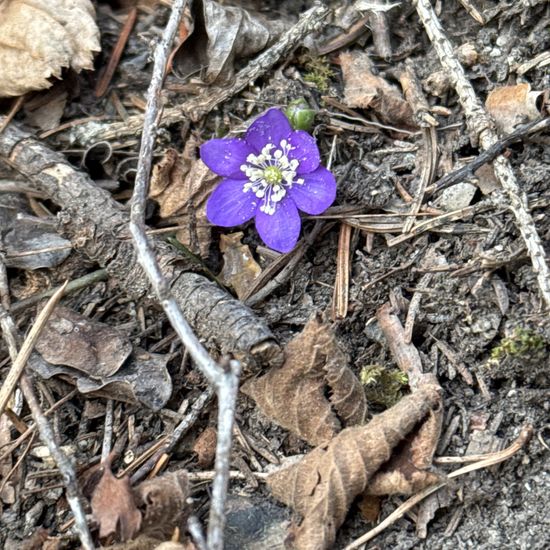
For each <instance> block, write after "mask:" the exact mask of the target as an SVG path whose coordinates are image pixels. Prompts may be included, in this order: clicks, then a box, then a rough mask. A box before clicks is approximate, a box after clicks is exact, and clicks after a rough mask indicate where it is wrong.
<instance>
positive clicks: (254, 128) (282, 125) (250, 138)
mask: <svg viewBox="0 0 550 550" xmlns="http://www.w3.org/2000/svg"><path fill="white" fill-rule="evenodd" d="M291 132H292V128H291V126H290V122H289V121H288V118H286V116H285V115H284V114H283V112H282V111H280V110H279V109H269V111H267V112H266V113H265V114H263V115H262V116H261V117H259V118H257V119H256V120H255V121H254V122H253V123H252V124H251V125H250V128H248V130H247V132H246V135H245V139H246V141H247V142H248V143H249V144H250V145H251V146H252V147H253V148H254V149H255V150H256V152H258V153H259V152H260V151H261V150H262V149H263V148H264V147H265V146H266V145H267V144H268V143H272V144H273V145H276V146H278V145H279V143H281V140H282V139H288V136H289V135H290V133H291Z"/></svg>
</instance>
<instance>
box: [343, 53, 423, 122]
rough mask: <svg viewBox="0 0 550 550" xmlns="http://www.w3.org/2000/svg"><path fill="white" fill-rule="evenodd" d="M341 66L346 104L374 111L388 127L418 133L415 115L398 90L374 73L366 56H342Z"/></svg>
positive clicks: (363, 54)
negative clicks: (390, 125)
mask: <svg viewBox="0 0 550 550" xmlns="http://www.w3.org/2000/svg"><path fill="white" fill-rule="evenodd" d="M340 64H341V67H342V75H343V78H344V103H345V104H346V105H348V106H349V107H352V108H356V107H359V108H361V109H372V110H373V111H374V112H375V113H376V114H377V115H379V116H380V118H381V119H382V120H383V121H384V122H386V123H387V124H393V125H395V126H401V127H404V128H406V129H416V127H417V125H416V123H415V122H414V116H413V111H412V109H411V107H410V105H409V104H408V103H407V101H405V99H403V95H402V94H401V92H400V91H399V89H398V88H397V87H395V86H393V85H392V84H390V83H389V82H387V81H386V80H384V79H383V78H382V77H381V76H378V75H375V74H374V73H373V67H374V65H373V63H372V61H371V60H370V58H369V55H368V54H367V53H366V52H360V51H357V52H343V53H341V54H340Z"/></svg>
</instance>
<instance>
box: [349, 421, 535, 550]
mask: <svg viewBox="0 0 550 550" xmlns="http://www.w3.org/2000/svg"><path fill="white" fill-rule="evenodd" d="M532 433H533V427H532V426H530V425H526V426H524V427H523V429H522V430H521V432H520V434H519V436H518V438H517V439H516V440H515V441H514V442H513V443H512V445H510V446H509V447H508V448H507V449H504V450H502V451H500V452H499V453H493V454H492V456H490V457H489V458H486V459H484V460H480V461H479V462H476V463H474V464H471V465H469V466H464V467H463V468H459V469H458V470H455V471H454V472H452V473H450V474H449V475H448V476H447V479H452V478H455V477H458V476H461V475H464V474H467V473H469V472H473V471H475V470H480V469H481V468H488V467H489V466H493V465H494V464H498V463H499V462H503V461H505V460H508V459H509V458H510V457H512V456H514V455H515V454H516V453H517V452H518V451H519V450H520V449H521V448H522V447H523V446H524V445H525V443H527V441H529V439H530V438H531V435H532ZM445 485H447V482H446V481H443V482H441V483H438V484H436V485H433V486H432V487H428V488H427V489H424V490H423V491H421V492H420V493H417V494H416V495H414V496H412V497H411V498H409V499H408V500H406V501H405V502H404V503H403V504H402V505H401V506H399V508H397V509H396V510H394V511H393V512H392V513H391V514H390V515H389V516H388V517H387V518H386V519H385V520H384V521H382V522H380V523H379V524H378V525H377V526H376V527H375V528H374V529H371V530H370V531H368V532H367V533H365V534H364V535H363V536H361V537H359V538H358V539H356V540H354V541H353V542H352V543H351V544H349V545H348V546H346V547H345V548H344V550H353V549H354V548H359V547H360V546H361V545H362V544H365V543H367V542H368V541H369V540H372V539H373V538H374V537H376V536H377V535H379V534H380V533H381V532H382V531H383V530H384V529H386V528H387V527H389V526H390V525H392V524H393V523H395V522H396V521H398V520H399V519H401V518H402V517H403V516H404V515H405V514H406V513H407V512H408V511H409V510H410V509H411V508H413V507H414V506H415V505H416V504H418V503H419V502H420V501H422V500H424V499H425V498H426V497H427V496H428V495H431V494H432V493H435V492H436V491H438V490H439V489H441V488H442V487H444V486H445Z"/></svg>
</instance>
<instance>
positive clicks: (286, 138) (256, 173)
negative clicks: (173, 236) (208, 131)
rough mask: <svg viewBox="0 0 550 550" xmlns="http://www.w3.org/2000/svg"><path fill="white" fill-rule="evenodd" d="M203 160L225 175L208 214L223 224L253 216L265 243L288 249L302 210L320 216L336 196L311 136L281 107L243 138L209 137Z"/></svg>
mask: <svg viewBox="0 0 550 550" xmlns="http://www.w3.org/2000/svg"><path fill="white" fill-rule="evenodd" d="M200 153H201V159H202V160H203V162H204V163H205V164H206V166H208V168H210V170H212V171H213V172H215V173H216V174H218V175H220V176H223V177H224V179H223V180H222V181H221V182H220V183H219V185H218V186H217V187H216V189H215V190H214V192H213V193H212V195H210V197H209V199H208V202H207V204H206V215H207V217H208V219H209V220H210V222H211V223H213V224H215V225H220V226H222V227H231V226H234V225H240V224H242V223H245V222H247V221H249V220H251V219H252V218H255V223H256V229H257V231H258V233H259V234H260V237H261V238H262V239H263V241H264V242H265V243H266V244H267V245H268V246H269V247H271V248H273V249H274V250H278V251H279V252H289V251H290V250H292V248H294V245H295V244H296V242H297V241H298V237H299V235H300V225H301V221H300V214H299V212H298V210H301V211H302V212H305V213H306V214H313V215H315V214H321V213H322V212H324V211H325V210H326V209H327V208H328V207H329V206H330V205H331V204H332V203H333V202H334V198H335V197H336V180H335V179H334V176H333V175H332V174H331V173H330V172H329V171H328V170H327V169H326V168H324V167H323V166H320V161H321V159H320V157H319V149H318V148H317V145H316V143H315V140H314V139H313V137H312V136H311V135H309V134H308V133H307V132H304V131H302V130H297V131H294V130H293V129H292V127H291V126H290V122H289V121H288V119H287V117H286V116H285V115H284V114H283V113H282V112H281V111H280V110H279V109H269V111H267V112H266V113H265V114H263V115H262V116H260V117H259V118H257V119H256V120H255V121H254V122H253V123H252V125H251V126H250V128H249V129H248V131H247V132H246V134H245V135H244V138H231V139H212V140H210V141H208V142H206V143H205V144H204V145H202V147H201V150H200Z"/></svg>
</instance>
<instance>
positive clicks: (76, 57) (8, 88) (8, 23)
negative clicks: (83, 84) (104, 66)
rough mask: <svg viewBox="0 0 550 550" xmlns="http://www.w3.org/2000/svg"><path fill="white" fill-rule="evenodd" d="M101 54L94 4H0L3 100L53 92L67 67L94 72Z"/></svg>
mask: <svg viewBox="0 0 550 550" xmlns="http://www.w3.org/2000/svg"><path fill="white" fill-rule="evenodd" d="M100 49H101V48H100V44H99V30H98V28H97V25H96V22H95V11H94V8H93V5H92V3H91V2H90V0H0V97H10V96H17V95H22V94H24V93H26V92H28V91H31V90H41V89H43V88H49V87H50V86H51V85H52V82H51V81H50V80H49V78H50V77H52V76H54V77H58V78H59V77H60V76H61V69H62V68H64V67H71V68H72V69H74V70H75V71H81V70H82V69H92V68H93V54H94V52H98V51H100Z"/></svg>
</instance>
